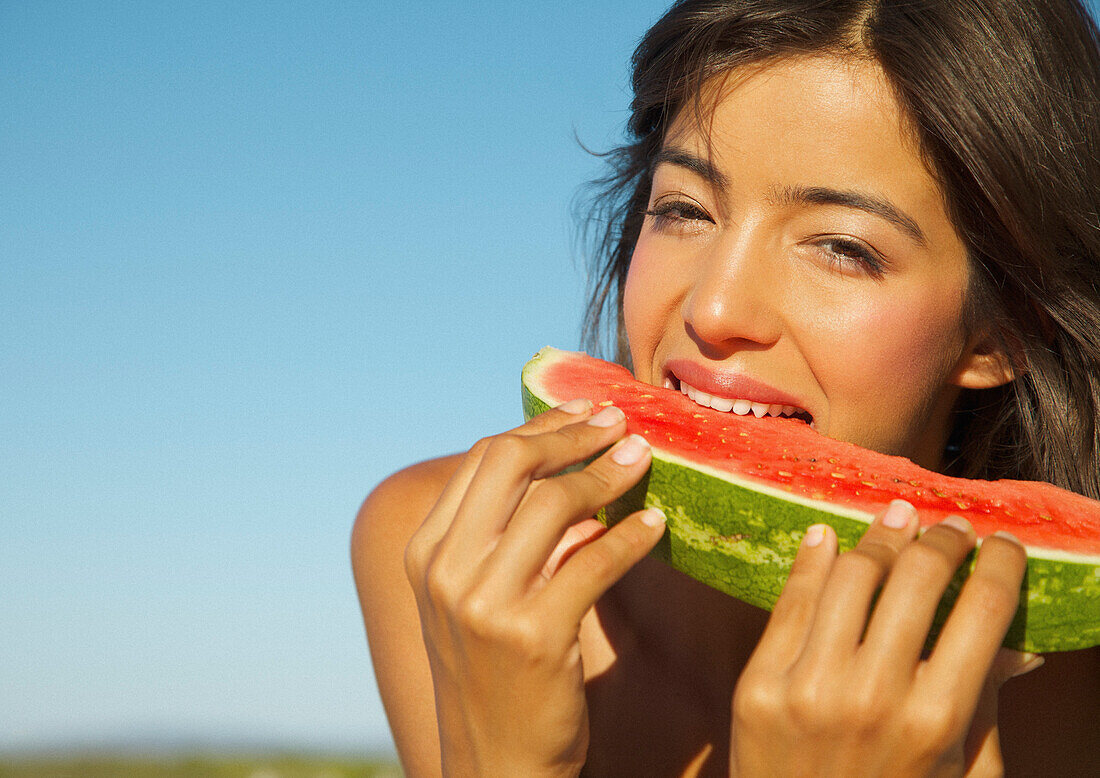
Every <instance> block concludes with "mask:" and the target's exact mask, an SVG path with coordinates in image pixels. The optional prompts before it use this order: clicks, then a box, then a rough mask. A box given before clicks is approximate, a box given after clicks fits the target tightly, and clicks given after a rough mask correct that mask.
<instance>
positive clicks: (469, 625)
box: [455, 592, 498, 639]
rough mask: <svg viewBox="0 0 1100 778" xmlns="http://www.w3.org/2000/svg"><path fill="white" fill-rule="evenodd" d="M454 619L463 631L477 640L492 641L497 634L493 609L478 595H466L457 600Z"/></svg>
mask: <svg viewBox="0 0 1100 778" xmlns="http://www.w3.org/2000/svg"><path fill="white" fill-rule="evenodd" d="M455 619H456V621H457V622H458V623H459V624H461V625H462V627H463V629H465V630H466V631H467V632H469V633H470V634H471V635H473V636H474V637H477V638H482V639H492V638H493V637H495V636H496V634H497V632H498V628H497V626H496V623H495V609H494V608H493V606H492V604H491V603H490V602H489V600H488V599H487V598H486V597H484V596H483V595H481V594H480V593H476V592H474V593H468V594H466V595H465V596H463V597H462V598H461V599H459V600H458V602H457V603H456V605H455Z"/></svg>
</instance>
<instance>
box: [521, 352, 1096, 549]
mask: <svg viewBox="0 0 1100 778" xmlns="http://www.w3.org/2000/svg"><path fill="white" fill-rule="evenodd" d="M540 380H541V382H542V383H543V385H544V386H546V387H548V388H551V389H554V388H555V387H556V388H557V390H558V391H560V392H563V393H564V394H563V395H562V396H565V395H566V394H568V395H571V396H577V397H586V398H588V399H591V400H593V401H594V402H596V403H599V404H604V405H606V404H614V405H616V406H617V407H619V408H621V409H622V410H623V412H624V413H625V414H626V417H627V428H628V430H629V431H630V432H636V433H638V434H640V435H642V436H643V437H644V438H645V439H646V440H648V441H649V442H650V444H651V445H653V446H656V447H658V448H661V449H664V450H667V451H670V452H673V453H675V454H677V455H678V456H680V457H683V458H684V459H686V460H689V461H693V462H698V463H699V464H703V465H706V466H709V467H711V468H714V469H716V470H720V471H724V472H728V473H732V474H734V475H737V476H741V477H744V478H748V479H751V480H756V481H760V482H762V483H765V484H767V485H769V486H771V487H773V488H779V489H783V490H785V491H788V492H791V493H792V494H796V495H799V496H802V497H807V498H809V499H812V500H823V501H826V502H829V503H832V504H835V505H838V506H846V507H850V508H853V509H855V510H859V511H865V512H868V513H879V512H881V511H882V510H885V508H886V506H887V505H888V504H889V502H890V501H891V500H893V499H896V498H900V499H903V500H907V501H909V502H910V503H912V505H913V506H914V507H915V508H916V509H917V511H918V512H919V514H920V519H921V524H922V525H923V526H928V525H931V524H935V523H937V522H939V521H941V520H943V519H944V518H945V517H947V516H949V515H956V516H962V517H964V518H966V519H967V520H968V521H969V522H970V523H971V524H972V525H973V526H974V530H975V532H976V533H977V534H978V536H979V537H985V536H987V535H991V534H993V533H994V532H996V531H997V530H1007V531H1010V532H1011V533H1012V534H1013V535H1015V536H1016V537H1017V538H1019V539H1020V541H1021V542H1022V543H1024V544H1025V545H1028V546H1040V547H1043V548H1049V549H1060V550H1064V551H1069V552H1072V553H1074V554H1100V502H1096V501H1094V500H1090V499H1088V498H1086V497H1082V496H1081V495H1078V494H1075V493H1073V492H1069V491H1066V490H1064V489H1059V488H1058V487H1056V486H1052V485H1050V484H1046V483H1040V482H1035V481H1009V480H1001V481H978V480H971V479H965V478H952V477H950V476H945V475H941V474H939V473H934V472H932V471H929V470H925V469H924V468H922V467H920V466H918V465H916V464H914V463H913V462H912V461H911V460H909V459H906V458H905V457H898V456H890V455H887V454H880V453H878V452H875V451H870V450H868V449H865V448H860V447H859V446H856V445H853V444H851V443H845V442H843V441H838V440H833V439H831V438H827V437H825V436H824V435H822V434H820V433H818V432H817V431H815V430H813V429H811V428H810V427H809V425H807V424H806V423H805V422H803V421H799V420H796V419H786V418H779V417H771V416H765V417H763V418H759V419H758V418H756V417H755V416H752V415H751V414H750V415H748V416H737V415H736V414H733V413H722V412H721V411H716V410H714V409H712V408H704V407H702V406H700V405H697V404H695V403H694V402H692V401H691V400H689V399H688V398H687V397H685V396H684V395H682V394H681V393H680V392H678V391H675V390H673V389H665V388H663V387H657V386H651V385H649V384H645V383H642V382H640V381H637V380H635V379H634V377H633V376H632V375H631V373H630V371H629V370H627V369H626V368H624V367H622V366H621V365H616V364H612V363H609V362H604V361H602V360H598V359H595V358H592V357H588V356H587V355H585V357H584V358H583V359H567V360H559V361H557V362H555V363H554V364H552V365H550V366H549V367H548V368H547V369H546V371H545V372H544V373H543V374H542V375H541V379H540Z"/></svg>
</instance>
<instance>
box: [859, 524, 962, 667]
mask: <svg viewBox="0 0 1100 778" xmlns="http://www.w3.org/2000/svg"><path fill="white" fill-rule="evenodd" d="M974 541H975V535H974V530H973V529H972V528H971V526H970V523H969V522H967V521H966V520H965V519H961V518H959V517H958V516H949V517H948V518H947V519H945V520H944V521H943V522H941V523H940V524H937V525H936V526H934V527H932V528H930V529H929V530H928V531H926V532H925V533H924V534H923V535H922V536H921V538H920V540H918V541H917V542H915V543H910V544H909V545H908V546H906V547H905V548H904V549H902V551H901V553H900V554H899V555H898V558H897V560H896V561H895V562H894V566H893V569H892V570H891V572H890V578H889V580H887V582H886V585H885V586H884V587H883V589H882V594H881V596H880V597H879V599H878V602H877V603H876V604H875V612H874V614H873V615H872V616H871V623H870V625H869V626H868V627H867V635H866V637H865V638H864V641H863V645H862V646H861V647H860V662H861V664H862V665H863V671H864V673H865V674H866V675H867V676H868V677H871V678H878V679H885V678H886V677H890V676H892V677H894V678H895V679H901V678H911V677H912V673H913V670H914V668H916V666H917V663H918V662H919V661H920V656H921V651H922V650H923V648H924V643H925V640H926V639H927V637H928V631H929V629H931V627H932V621H933V619H934V618H935V616H936V609H937V607H938V606H939V602H940V598H941V597H942V596H943V593H944V590H945V589H946V588H947V585H948V584H949V583H950V582H951V578H952V576H954V574H955V571H956V570H957V569H958V568H959V565H960V564H962V561H963V560H964V559H965V558H966V555H967V554H968V553H970V550H971V549H972V548H973V547H974Z"/></svg>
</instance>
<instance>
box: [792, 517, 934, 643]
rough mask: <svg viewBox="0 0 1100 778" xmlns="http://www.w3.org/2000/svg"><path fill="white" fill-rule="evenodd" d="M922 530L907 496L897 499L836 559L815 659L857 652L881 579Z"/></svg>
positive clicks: (817, 621)
mask: <svg viewBox="0 0 1100 778" xmlns="http://www.w3.org/2000/svg"><path fill="white" fill-rule="evenodd" d="M916 532H917V513H916V511H915V510H914V509H913V506H912V505H910V504H909V503H907V502H905V501H904V500H894V501H893V502H891V503H890V505H889V507H888V508H887V509H886V511H885V512H884V513H883V514H882V515H881V516H878V517H877V518H875V520H874V521H873V522H871V526H869V527H868V528H867V531H866V532H865V533H864V534H863V537H862V538H860V540H859V543H857V544H856V547H855V548H853V549H852V550H851V551H846V552H844V553H843V554H841V555H840V556H839V557H838V558H837V560H836V562H834V563H833V567H832V571H831V572H830V574H829V580H828V581H827V582H826V584H825V588H824V589H823V590H822V593H821V600H820V603H819V604H818V608H817V613H816V615H815V617H814V623H813V626H812V627H811V628H810V635H809V637H808V638H807V641H808V642H807V648H806V651H805V652H804V654H803V656H804V657H805V659H806V660H807V661H809V662H818V661H821V660H826V661H830V660H833V659H834V658H835V657H836V656H838V655H839V656H847V655H850V654H851V653H852V652H853V651H855V649H856V647H857V646H858V645H859V641H860V638H861V637H862V635H863V630H864V627H866V625H867V613H868V611H869V610H870V607H871V600H872V598H873V597H874V595H875V591H876V590H877V588H878V586H879V584H881V583H882V581H883V579H884V578H885V577H886V576H887V574H889V572H890V568H891V567H893V564H894V560H895V559H896V558H897V555H898V552H899V551H900V550H901V549H902V548H904V547H905V546H906V545H908V544H909V543H910V542H911V541H912V539H913V537H914V536H915V535H916Z"/></svg>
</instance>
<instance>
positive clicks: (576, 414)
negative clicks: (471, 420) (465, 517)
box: [418, 398, 593, 543]
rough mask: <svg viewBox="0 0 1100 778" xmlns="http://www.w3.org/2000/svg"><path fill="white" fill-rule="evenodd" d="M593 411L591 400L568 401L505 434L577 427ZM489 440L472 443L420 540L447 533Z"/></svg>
mask: <svg viewBox="0 0 1100 778" xmlns="http://www.w3.org/2000/svg"><path fill="white" fill-rule="evenodd" d="M592 408H593V405H592V401H591V400H586V399H583V398H577V399H573V400H569V401H568V402H564V403H562V404H560V405H558V406H556V407H554V408H551V409H550V410H547V411H544V412H543V413H540V414H539V415H537V416H534V417H532V418H531V419H530V420H529V421H527V422H526V423H524V424H522V425H520V426H519V427H516V428H515V429H513V430H509V431H508V432H506V433H504V434H506V435H507V434H511V435H520V436H528V435H539V434H544V433H547V432H553V431H554V430H558V429H561V428H562V427H564V426H566V425H567V424H576V423H577V422H578V421H584V420H586V419H587V418H589V417H590V416H591V415H592ZM492 441H493V438H492V437H488V438H483V439H482V440H479V441H478V442H477V443H475V444H474V445H473V446H472V447H471V448H470V450H469V451H468V452H467V453H466V456H464V457H463V458H462V462H461V463H460V464H459V466H458V468H457V469H456V470H455V472H454V473H453V474H452V475H451V477H450V479H448V481H447V484H446V485H445V486H444V487H443V491H442V492H441V493H440V496H439V499H438V500H436V503H435V506H434V507H433V509H432V510H431V511H430V512H429V513H428V516H427V517H426V518H425V520H424V523H423V524H422V525H421V528H420V530H419V533H418V534H421V537H422V538H423V539H424V540H426V541H427V542H432V543H435V542H438V541H439V539H440V538H442V537H443V535H444V534H445V533H446V532H447V528H448V527H449V526H450V525H451V521H452V520H453V519H454V515H455V512H456V511H457V510H458V506H459V504H460V503H461V502H462V498H463V496H464V495H465V494H466V490H467V489H468V488H469V486H470V481H471V480H472V479H473V477H474V473H476V472H477V469H478V467H479V466H480V464H481V460H482V458H483V457H484V456H485V452H486V451H487V450H488V448H489V446H490V444H491V443H492Z"/></svg>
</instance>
